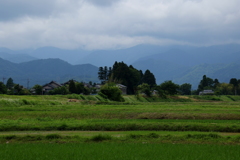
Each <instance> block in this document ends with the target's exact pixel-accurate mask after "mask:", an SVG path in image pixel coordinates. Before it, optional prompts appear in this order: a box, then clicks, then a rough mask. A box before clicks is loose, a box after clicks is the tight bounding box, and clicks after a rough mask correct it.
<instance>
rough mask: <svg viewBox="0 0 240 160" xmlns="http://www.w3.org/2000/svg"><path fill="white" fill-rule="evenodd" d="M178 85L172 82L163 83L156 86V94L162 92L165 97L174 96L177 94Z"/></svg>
mask: <svg viewBox="0 0 240 160" xmlns="http://www.w3.org/2000/svg"><path fill="white" fill-rule="evenodd" d="M178 89H179V85H177V84H175V83H173V82H172V81H165V82H163V83H161V84H160V85H159V86H157V90H158V92H163V93H164V94H165V95H174V94H177V93H178Z"/></svg>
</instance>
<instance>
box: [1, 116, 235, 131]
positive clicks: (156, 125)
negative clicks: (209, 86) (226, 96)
mask: <svg viewBox="0 0 240 160" xmlns="http://www.w3.org/2000/svg"><path fill="white" fill-rule="evenodd" d="M239 124H240V122H239V121H237V120H168V119H166V120H158V119H98V120H97V119H92V120H90V119H89V120H75V119H59V120H55V119H51V118H49V119H18V120H6V119H5V120H0V131H30V130H35V131H37V130H42V131H53V130H60V131H61V130H79V131H134V130H135V131H137V130H150V131H154V130H155V131H208V132H240V125H239Z"/></svg>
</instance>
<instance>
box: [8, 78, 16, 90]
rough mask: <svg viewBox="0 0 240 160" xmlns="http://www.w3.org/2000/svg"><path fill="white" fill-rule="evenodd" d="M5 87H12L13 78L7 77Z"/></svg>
mask: <svg viewBox="0 0 240 160" xmlns="http://www.w3.org/2000/svg"><path fill="white" fill-rule="evenodd" d="M6 87H7V89H12V88H13V87H14V83H13V79H12V78H8V80H7V83H6Z"/></svg>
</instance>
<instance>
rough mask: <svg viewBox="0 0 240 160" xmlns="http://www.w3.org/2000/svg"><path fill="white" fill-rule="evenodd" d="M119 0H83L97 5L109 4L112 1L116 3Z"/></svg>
mask: <svg viewBox="0 0 240 160" xmlns="http://www.w3.org/2000/svg"><path fill="white" fill-rule="evenodd" d="M118 1H120V0H85V2H88V3H89V2H90V3H92V4H94V5H98V6H111V5H112V4H114V3H117V2H118Z"/></svg>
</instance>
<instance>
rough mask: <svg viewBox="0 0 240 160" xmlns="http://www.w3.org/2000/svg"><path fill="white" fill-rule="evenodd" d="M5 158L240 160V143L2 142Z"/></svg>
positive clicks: (0, 149) (0, 146) (6, 159)
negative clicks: (237, 144) (238, 144)
mask: <svg viewBox="0 0 240 160" xmlns="http://www.w3.org/2000/svg"><path fill="white" fill-rule="evenodd" d="M0 155H1V159H2V160H9V159H11V160H20V159H21V160H29V159H36V160H42V159H51V160H66V159H72V160H77V159H84V160H88V159H89V160H92V159H94V160H122V159H124V160H135V159H138V160H147V159H153V160H155V159H156V160H159V159H161V160H192V159H199V160H206V159H217V160H229V159H231V160H238V159H239V157H240V146H234V145H196V144H149V143H138V144H136V143H81V144H78V143H67V144H47V143H45V144H0Z"/></svg>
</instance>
